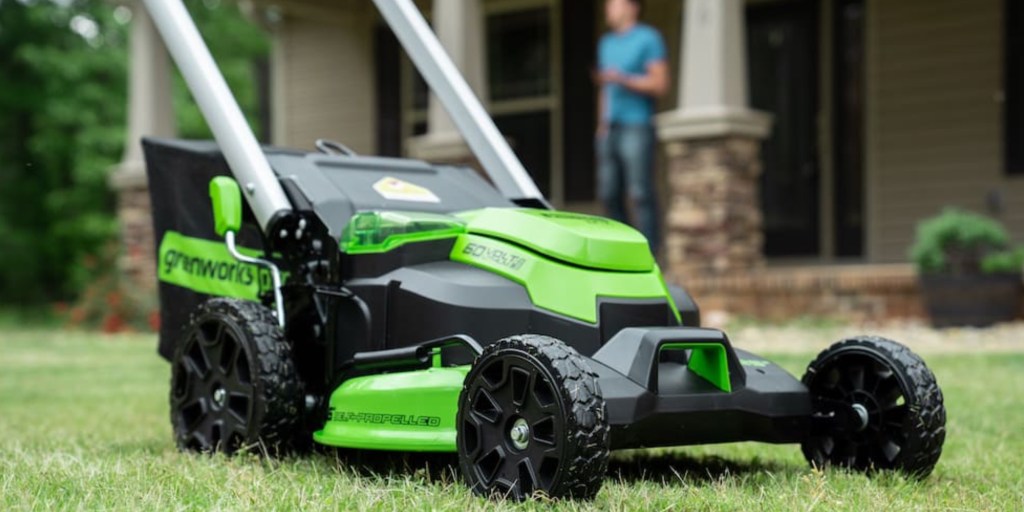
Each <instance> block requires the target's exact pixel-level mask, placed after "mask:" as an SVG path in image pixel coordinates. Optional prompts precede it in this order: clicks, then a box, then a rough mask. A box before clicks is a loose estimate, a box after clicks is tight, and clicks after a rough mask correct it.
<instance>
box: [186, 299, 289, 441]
mask: <svg viewBox="0 0 1024 512" xmlns="http://www.w3.org/2000/svg"><path fill="white" fill-rule="evenodd" d="M218 390H220V391H218ZM302 403H303V390H302V385H301V381H300V379H299V376H298V373H297V371H296V367H295V363H294V361H293V360H292V349H291V346H290V345H289V344H288V342H287V340H286V339H285V336H284V333H283V332H282V331H281V329H280V327H279V326H278V325H277V319H276V318H275V317H274V315H273V313H271V311H270V310H269V309H267V308H266V307H265V306H263V305H261V304H258V303H255V302H247V301H242V300H236V299H226V298H214V299H210V300H207V301H206V302H203V303H202V304H200V305H199V307H198V308H196V310H195V312H193V314H192V317H191V321H190V322H189V325H188V327H187V328H186V330H185V332H184V336H183V337H182V339H181V340H180V341H179V343H178V344H177V347H176V349H175V353H174V358H173V359H172V366H171V393H170V404H171V424H172V426H173V428H174V437H175V441H176V443H177V445H178V447H179V448H180V449H182V450H190V451H199V452H222V453H226V454H232V453H234V452H236V451H239V450H243V449H247V450H253V451H256V452H263V451H265V452H266V453H268V454H271V455H277V454H279V453H281V452H283V451H286V450H288V449H289V448H290V447H291V444H292V441H293V439H294V437H295V435H296V434H297V433H298V432H299V431H300V425H301V413H302V410H303V409H302Z"/></svg>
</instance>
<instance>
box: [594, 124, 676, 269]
mask: <svg viewBox="0 0 1024 512" xmlns="http://www.w3.org/2000/svg"><path fill="white" fill-rule="evenodd" d="M654 142H655V135H654V127H653V126H651V125H619V124H613V125H612V126H610V127H609V128H608V132H607V134H605V135H604V136H603V137H599V138H598V141H597V195H598V197H599V198H600V199H601V201H602V202H603V203H604V207H605V211H606V213H607V214H608V216H609V217H611V218H613V219H615V220H617V221H619V222H624V223H627V224H628V223H629V218H628V217H627V215H626V193H627V192H628V193H629V198H630V199H631V200H632V202H633V213H634V215H636V222H637V226H636V227H637V229H639V230H640V232H641V233H643V235H644V236H645V237H647V242H648V243H649V244H650V245H651V251H652V252H654V253H655V254H657V252H658V247H659V246H660V244H661V230H660V227H659V224H660V223H659V219H658V215H659V214H658V197H657V191H656V190H655V187H654Z"/></svg>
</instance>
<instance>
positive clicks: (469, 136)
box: [142, 0, 544, 233]
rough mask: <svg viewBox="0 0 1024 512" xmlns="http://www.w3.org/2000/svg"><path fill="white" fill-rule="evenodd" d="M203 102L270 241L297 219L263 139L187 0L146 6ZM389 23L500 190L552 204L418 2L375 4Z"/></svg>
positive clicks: (150, 1)
mask: <svg viewBox="0 0 1024 512" xmlns="http://www.w3.org/2000/svg"><path fill="white" fill-rule="evenodd" d="M142 2H143V4H144V5H145V7H146V10H147V11H148V12H149V14H150V17H151V18H152V19H153V23H154V24H155V25H156V27H157V30H158V31H159V32H160V35H161V36H162V37H163V40H164V44H165V46H166V47H167V50H168V51H169V52H170V54H171V57H172V58H173V59H174V62H175V63H176V64H177V66H178V69H180V70H181V74H182V76H184V78H185V82H186V84H188V88H189V90H190V91H191V92H192V96H193V97H194V98H195V99H196V103H197V104H198V105H199V109H200V111H201V112H202V113H203V117H204V118H205V119H206V122H207V124H208V125H209V126H210V130H211V131H212V132H213V136H214V138H215V139H216V140H217V144H218V146H220V148H221V151H222V152H223V153H224V158H225V160H227V162H228V166H229V167H230V168H231V173H232V174H233V175H234V176H235V179H237V180H238V182H239V183H240V184H241V185H242V190H243V193H244V195H245V198H246V201H247V202H248V203H249V206H250V207H251V208H252V211H253V213H254V214H255V216H256V221H257V222H258V223H259V225H260V227H261V228H262V229H263V231H264V233H267V232H269V230H270V229H272V228H273V227H274V226H273V225H272V224H273V223H274V221H275V220H276V219H277V218H279V217H281V216H285V215H287V214H288V213H290V212H291V211H292V205H291V203H290V202H289V201H288V198H287V196H286V195H285V193H284V189H283V188H282V187H281V184H280V183H279V182H278V180H277V177H276V176H275V175H274V172H273V171H272V170H271V167H270V163H269V162H268V161H267V157H266V155H264V154H263V150H262V149H261V148H260V145H259V142H258V141H257V140H256V136H255V135H254V134H253V132H252V129H250V128H249V125H248V123H247V122H246V120H245V116H243V115H242V110H241V108H239V106H238V102H236V101H235V98H234V96H232V94H231V90H230V89H229V88H228V85H227V82H225V80H224V76H223V75H222V74H221V73H220V70H219V69H218V68H217V64H216V63H215V62H214V60H213V56H211V55H210V50H209V48H207V46H206V43H205V42H204V41H203V38H202V36H201V35H200V34H199V30H198V29H197V28H196V25H195V22H194V21H193V20H192V18H191V17H190V16H189V13H188V10H187V9H186V8H185V6H184V4H183V3H182V0H142ZM374 4H375V5H376V6H377V9H378V11H380V14H381V16H382V17H383V18H384V21H385V22H386V23H387V24H388V26H390V27H391V30H392V31H393V32H394V33H395V36H396V37H397V38H398V40H399V42H401V44H402V46H403V47H404V48H405V51H406V53H408V55H409V57H410V58H411V59H412V61H413V64H415V65H416V68H417V69H418V70H419V72H420V74H421V75H423V78H424V79H425V80H426V82H427V84H428V85H429V86H430V88H431V90H432V91H433V92H434V94H435V95H436V96H437V98H438V99H439V100H440V101H441V103H442V105H443V106H444V108H445V110H446V111H447V112H448V115H449V116H451V118H452V121H454V123H455V126H456V127H458V129H459V131H460V132H462V136H463V137H464V138H465V139H466V143H467V144H468V145H469V147H470V149H472V150H473V153H474V154H475V155H476V157H477V159H478V160H479V161H480V164H481V166H483V168H484V170H485V171H487V174H488V176H489V177H490V178H491V180H492V181H493V182H494V185H495V186H496V187H497V188H498V190H499V191H500V192H501V193H502V194H503V195H505V197H508V198H509V199H513V200H535V201H537V202H540V203H543V202H544V197H543V195H541V193H540V190H539V189H538V188H537V185H536V183H534V182H533V179H531V178H530V175H529V173H527V172H526V169H525V168H524V167H523V164H522V163H521V162H520V161H519V159H518V158H516V156H515V153H513V152H512V148H511V147H509V145H508V142H507V141H506V140H505V138H504V137H502V135H501V132H499V131H498V128H497V126H495V124H494V120H493V119H491V117H490V116H489V115H488V114H487V111H486V110H485V109H484V107H483V105H482V104H481V103H480V100H479V99H478V98H477V97H476V95H475V94H474V93H473V90H472V89H471V88H470V87H469V84H467V83H466V80H465V78H463V76H462V74H461V73H459V70H458V68H456V67H455V64H454V63H453V62H452V60H451V57H449V56H448V54H447V53H446V52H445V50H444V47H442V46H441V42H440V41H438V39H437V36H436V35H435V34H434V32H433V31H432V30H431V29H430V26H429V25H427V22H426V20H425V19H423V15H422V14H421V13H420V11H419V9H418V8H417V7H416V5H415V4H414V3H413V2H412V0H374Z"/></svg>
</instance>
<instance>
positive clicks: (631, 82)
mask: <svg viewBox="0 0 1024 512" xmlns="http://www.w3.org/2000/svg"><path fill="white" fill-rule="evenodd" d="M601 79H602V82H604V83H606V84H619V85H622V86H623V87H625V88H627V89H629V90H631V91H633V92H635V93H638V94H643V95H645V96H651V97H654V98H660V97H662V96H664V95H665V93H667V92H668V87H669V78H668V63H667V62H665V61H664V60H656V61H653V62H651V63H650V64H648V65H647V73H646V74H644V75H638V76H629V75H624V74H622V73H619V72H618V71H607V72H605V73H604V74H602V76H601Z"/></svg>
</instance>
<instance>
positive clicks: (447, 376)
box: [313, 366, 469, 452]
mask: <svg viewBox="0 0 1024 512" xmlns="http://www.w3.org/2000/svg"><path fill="white" fill-rule="evenodd" d="M467 373H469V366H453V367H445V368H428V369H426V370H415V371H407V372H396V373H385V374H380V375H367V376H363V377H355V378H352V379H349V380H347V381H345V382H344V383H342V384H341V386H339V387H338V389H336V390H335V391H334V393H332V394H331V401H330V412H329V413H328V417H327V423H326V424H325V425H324V428H323V429H322V430H319V431H317V432H315V433H313V439H314V440H315V441H316V442H318V443H321V444H326V445H330V446H339V447H344V448H357V449H365V450H393V451H408V452H454V451H456V445H455V416H456V412H458V405H459V404H458V401H459V393H460V392H461V391H462V384H463V381H465V380H466V374H467Z"/></svg>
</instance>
